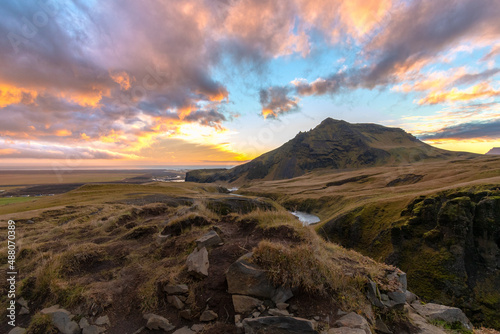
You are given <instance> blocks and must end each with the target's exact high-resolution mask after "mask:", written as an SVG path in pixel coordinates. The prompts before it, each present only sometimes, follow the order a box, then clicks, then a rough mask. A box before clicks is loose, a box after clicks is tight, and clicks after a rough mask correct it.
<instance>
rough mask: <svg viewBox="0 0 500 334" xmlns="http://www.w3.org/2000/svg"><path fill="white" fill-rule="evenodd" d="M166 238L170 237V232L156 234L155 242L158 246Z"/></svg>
mask: <svg viewBox="0 0 500 334" xmlns="http://www.w3.org/2000/svg"><path fill="white" fill-rule="evenodd" d="M168 238H170V234H168V235H163V234H161V233H160V234H158V235H157V236H156V239H155V243H156V244H157V245H158V246H160V245H161V244H163V243H165V241H167V240H168Z"/></svg>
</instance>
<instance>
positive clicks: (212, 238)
mask: <svg viewBox="0 0 500 334" xmlns="http://www.w3.org/2000/svg"><path fill="white" fill-rule="evenodd" d="M221 243H222V239H221V238H220V237H219V235H218V234H217V232H215V231H214V230H212V231H210V232H208V233H207V234H205V235H203V236H202V237H201V238H199V239H197V240H196V247H197V248H198V249H202V248H203V247H206V248H209V247H211V246H217V245H219V244H221Z"/></svg>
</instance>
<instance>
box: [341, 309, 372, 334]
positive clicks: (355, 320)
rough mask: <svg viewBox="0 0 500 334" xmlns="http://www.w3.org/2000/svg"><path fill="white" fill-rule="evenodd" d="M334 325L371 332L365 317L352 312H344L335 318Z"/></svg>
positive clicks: (366, 332)
mask: <svg viewBox="0 0 500 334" xmlns="http://www.w3.org/2000/svg"><path fill="white" fill-rule="evenodd" d="M335 327H348V328H354V329H361V330H362V331H363V332H364V333H365V334H371V330H370V325H369V324H368V322H367V321H366V319H365V318H363V317H362V316H360V315H359V314H356V313H354V312H351V313H349V314H346V315H344V316H343V317H341V318H340V319H339V320H337V321H336V322H335Z"/></svg>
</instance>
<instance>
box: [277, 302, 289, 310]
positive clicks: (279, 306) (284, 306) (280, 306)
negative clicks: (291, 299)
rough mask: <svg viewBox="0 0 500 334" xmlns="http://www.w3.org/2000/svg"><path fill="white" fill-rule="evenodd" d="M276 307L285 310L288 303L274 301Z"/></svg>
mask: <svg viewBox="0 0 500 334" xmlns="http://www.w3.org/2000/svg"><path fill="white" fill-rule="evenodd" d="M276 307H277V308H278V310H286V309H287V308H288V304H287V303H276Z"/></svg>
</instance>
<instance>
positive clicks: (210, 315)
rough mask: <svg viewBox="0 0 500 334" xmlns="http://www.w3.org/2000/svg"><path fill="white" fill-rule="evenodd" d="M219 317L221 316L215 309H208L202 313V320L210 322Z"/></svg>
mask: <svg viewBox="0 0 500 334" xmlns="http://www.w3.org/2000/svg"><path fill="white" fill-rule="evenodd" d="M218 317H219V316H218V315H217V313H215V312H214V311H211V310H206V311H204V312H203V313H202V314H201V316H200V321H203V322H209V321H213V320H215V319H217V318H218Z"/></svg>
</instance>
